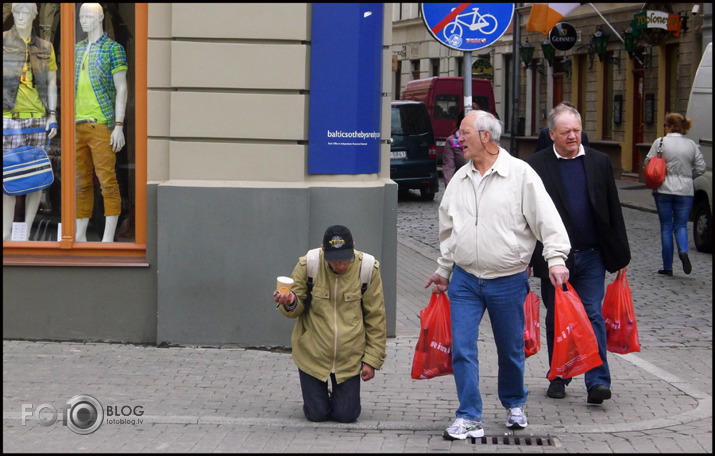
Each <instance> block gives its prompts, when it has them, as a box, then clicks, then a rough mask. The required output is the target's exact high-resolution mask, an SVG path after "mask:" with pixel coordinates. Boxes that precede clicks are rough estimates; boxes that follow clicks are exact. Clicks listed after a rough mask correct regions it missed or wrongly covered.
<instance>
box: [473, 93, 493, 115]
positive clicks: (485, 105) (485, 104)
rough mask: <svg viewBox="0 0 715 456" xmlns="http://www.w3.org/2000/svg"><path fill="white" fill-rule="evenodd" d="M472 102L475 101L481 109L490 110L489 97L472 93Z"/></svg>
mask: <svg viewBox="0 0 715 456" xmlns="http://www.w3.org/2000/svg"><path fill="white" fill-rule="evenodd" d="M472 103H476V104H477V106H479V109H481V110H482V111H486V112H490V109H489V97H482V96H476V97H475V96H474V95H472Z"/></svg>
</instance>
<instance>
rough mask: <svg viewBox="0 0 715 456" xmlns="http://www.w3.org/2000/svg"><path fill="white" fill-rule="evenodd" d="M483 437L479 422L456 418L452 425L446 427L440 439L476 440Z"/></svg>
mask: <svg viewBox="0 0 715 456" xmlns="http://www.w3.org/2000/svg"><path fill="white" fill-rule="evenodd" d="M483 436H484V428H482V422H481V421H473V420H466V419H464V418H457V419H456V420H454V424H452V425H451V426H450V427H448V428H447V429H446V430H445V431H444V434H442V437H443V438H445V439H447V440H464V439H466V438H467V437H472V438H478V437H483Z"/></svg>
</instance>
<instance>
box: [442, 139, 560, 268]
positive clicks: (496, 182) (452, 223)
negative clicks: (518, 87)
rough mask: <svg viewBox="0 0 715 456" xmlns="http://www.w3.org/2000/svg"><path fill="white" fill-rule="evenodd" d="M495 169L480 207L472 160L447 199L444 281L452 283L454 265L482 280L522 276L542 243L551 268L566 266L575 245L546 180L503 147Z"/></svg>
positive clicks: (487, 178) (444, 205)
mask: <svg viewBox="0 0 715 456" xmlns="http://www.w3.org/2000/svg"><path fill="white" fill-rule="evenodd" d="M493 168H494V172H492V173H490V174H488V175H486V176H485V177H484V182H483V184H484V190H483V191H482V194H481V196H480V198H479V205H478V207H477V196H476V190H475V187H474V182H473V177H472V176H473V173H475V172H476V169H475V168H474V165H473V163H472V161H471V160H468V162H467V164H466V165H464V166H462V167H461V168H460V169H459V170H458V171H457V172H456V173H455V174H454V177H453V178H452V180H451V181H450V183H449V185H448V186H447V189H446V190H445V192H444V195H443V196H442V203H441V204H440V206H439V242H440V252H441V256H440V257H439V259H438V260H437V264H438V268H437V274H438V275H440V276H441V277H444V278H446V279H449V278H450V276H451V273H452V271H453V269H454V265H455V264H457V265H458V266H459V267H460V268H462V269H464V270H465V271H467V272H469V273H470V274H473V275H474V276H476V277H478V278H480V279H494V278H498V277H505V276H509V275H513V274H517V273H520V272H523V271H524V270H525V269H526V268H527V266H528V265H529V261H530V259H531V255H532V253H533V252H534V247H535V246H536V241H537V239H538V240H539V241H541V242H542V243H543V244H544V252H543V254H544V259H545V260H546V262H547V263H548V265H549V267H551V266H555V265H564V264H565V260H566V257H567V256H568V254H569V251H570V250H571V244H570V243H569V237H568V234H567V232H566V228H565V227H564V224H563V222H562V221H561V217H560V216H559V213H558V211H557V210H556V206H554V203H553V201H552V200H551V197H550V196H549V194H548V193H547V192H546V189H545V188H544V184H543V182H542V181H541V178H540V177H539V176H538V174H536V172H535V171H534V170H533V168H532V167H531V166H529V165H528V164H527V163H526V162H524V161H523V160H520V159H518V158H515V157H512V156H511V155H510V154H509V152H507V151H506V150H505V149H503V148H501V147H500V148H499V157H498V158H497V161H496V162H495V163H494V166H493Z"/></svg>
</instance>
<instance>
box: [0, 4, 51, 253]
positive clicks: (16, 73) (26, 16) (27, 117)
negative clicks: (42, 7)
mask: <svg viewBox="0 0 715 456" xmlns="http://www.w3.org/2000/svg"><path fill="white" fill-rule="evenodd" d="M4 8H5V4H4V5H3V12H5V9H4ZM11 14H12V18H13V25H12V28H11V29H10V30H8V31H6V32H3V125H2V128H3V156H5V155H6V154H12V153H13V151H17V150H18V149H19V148H21V147H23V146H34V147H37V148H43V147H47V140H48V138H49V139H52V138H54V137H55V136H56V135H57V119H56V114H57V60H56V57H55V51H54V48H53V46H52V43H50V42H49V41H47V40H44V39H42V38H40V37H39V36H37V34H36V33H35V31H34V29H33V26H32V24H33V21H34V20H35V18H36V17H37V5H36V4H34V3H12V4H11ZM31 165H32V163H31V162H28V166H31ZM4 168H5V163H4V161H3V184H4V183H5V181H6V179H8V180H9V179H13V177H17V176H11V175H9V174H6V172H5V169H4ZM3 187H4V185H3ZM42 192H43V190H34V189H33V188H29V189H28V190H27V193H24V192H23V193H24V194H22V195H20V196H16V195H14V194H13V195H10V194H6V192H5V191H4V189H3V200H2V202H3V241H9V240H11V239H14V240H20V241H25V240H27V239H28V235H29V231H30V227H32V225H33V222H34V220H35V216H36V215H37V211H38V209H39V206H40V199H41V197H42ZM20 198H22V199H23V200H24V217H23V218H22V220H23V222H22V223H24V226H22V225H21V228H20V229H19V235H16V236H14V237H12V227H13V222H14V220H15V214H16V212H15V206H16V203H17V200H18V199H20Z"/></svg>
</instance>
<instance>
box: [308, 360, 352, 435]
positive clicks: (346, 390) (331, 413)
mask: <svg viewBox="0 0 715 456" xmlns="http://www.w3.org/2000/svg"><path fill="white" fill-rule="evenodd" d="M298 374H299V376H300V389H301V392H302V393H303V413H304V414H305V417H306V418H307V419H308V420H309V421H327V420H330V419H332V420H334V421H338V422H340V423H352V422H353V421H355V420H357V419H358V416H360V412H361V410H362V409H361V407H360V374H358V375H356V376H354V377H351V378H349V379H347V380H345V381H344V382H342V383H340V384H338V382H337V381H335V374H330V381H331V382H332V384H333V392H332V394H331V395H329V394H328V382H327V381H326V382H324V381H322V380H319V379H317V378H315V377H313V376H312V375H309V374H306V373H305V372H303V371H302V370H300V369H298Z"/></svg>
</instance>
